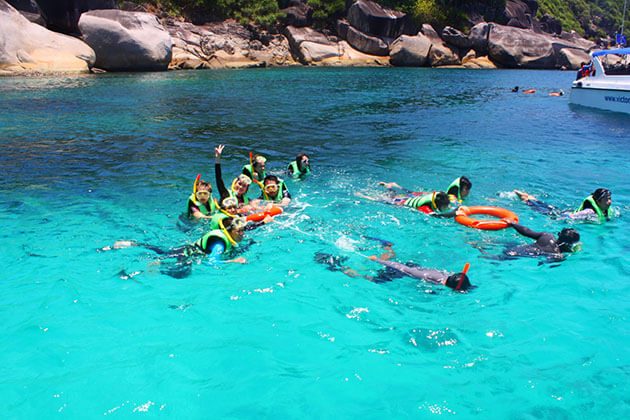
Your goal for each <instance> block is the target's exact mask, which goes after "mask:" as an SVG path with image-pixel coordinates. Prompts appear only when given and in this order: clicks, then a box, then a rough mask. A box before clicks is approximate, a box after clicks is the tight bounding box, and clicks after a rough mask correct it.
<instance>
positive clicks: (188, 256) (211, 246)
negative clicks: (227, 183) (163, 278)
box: [100, 217, 247, 279]
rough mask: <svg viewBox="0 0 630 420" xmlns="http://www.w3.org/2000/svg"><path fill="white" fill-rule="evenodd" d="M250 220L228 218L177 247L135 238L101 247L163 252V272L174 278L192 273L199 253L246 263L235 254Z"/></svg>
mask: <svg viewBox="0 0 630 420" xmlns="http://www.w3.org/2000/svg"><path fill="white" fill-rule="evenodd" d="M246 224H247V222H246V221H245V219H243V218H241V217H234V218H230V217H228V218H225V219H224V220H221V221H220V222H219V229H215V230H211V231H210V232H207V233H206V234H205V235H203V236H202V237H201V238H199V240H197V241H195V242H194V243H192V244H188V245H184V246H179V247H176V248H169V249H164V248H162V247H159V246H155V245H151V244H148V243H143V242H135V241H116V242H115V243H114V245H112V246H106V247H103V248H101V249H100V251H111V250H114V249H124V248H130V247H142V248H145V249H148V250H149V251H153V252H155V253H156V254H157V255H159V258H158V263H159V264H160V272H162V273H163V274H166V275H169V276H171V277H174V278H178V279H180V278H184V277H187V276H188V275H189V274H190V273H191V268H192V264H193V261H194V260H195V258H197V257H205V259H206V260H207V261H208V262H210V263H211V264H218V263H219V262H223V263H238V264H245V263H246V262H247V261H246V260H245V258H243V257H235V256H236V254H237V253H238V252H239V251H242V250H243V248H244V247H240V246H239V243H240V242H241V241H242V240H243V235H244V231H245V226H246Z"/></svg>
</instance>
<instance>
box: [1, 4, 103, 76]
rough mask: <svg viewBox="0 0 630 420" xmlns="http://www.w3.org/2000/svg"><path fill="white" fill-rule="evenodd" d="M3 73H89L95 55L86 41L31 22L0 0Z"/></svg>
mask: <svg viewBox="0 0 630 420" xmlns="http://www.w3.org/2000/svg"><path fill="white" fill-rule="evenodd" d="M0 22H1V23H2V24H1V25H0V39H1V40H2V42H0V71H2V72H3V73H9V74H10V73H24V72H44V73H46V72H88V71H89V69H90V68H91V67H92V65H93V64H94V61H95V55H94V51H93V50H92V49H91V48H90V47H89V46H88V45H86V44H85V43H84V42H83V41H81V40H78V39H76V38H72V37H70V36H67V35H62V34H57V33H55V32H52V31H49V30H48V29H46V28H44V27H42V26H40V25H37V24H35V23H32V22H29V21H28V20H27V19H26V18H25V17H24V16H22V15H21V14H20V13H19V12H18V11H17V10H15V9H14V8H13V7H12V6H10V5H9V4H8V3H7V2H6V1H4V0H0Z"/></svg>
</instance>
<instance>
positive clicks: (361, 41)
mask: <svg viewBox="0 0 630 420" xmlns="http://www.w3.org/2000/svg"><path fill="white" fill-rule="evenodd" d="M346 40H347V41H348V44H350V45H351V46H352V47H353V48H355V49H357V50H359V51H361V52H364V53H366V54H371V55H380V56H386V55H389V47H388V45H387V43H386V42H385V41H384V40H383V39H381V38H379V37H375V36H370V35H367V34H364V33H363V32H361V31H359V30H358V29H356V28H354V27H353V26H349V27H348V29H347V32H346Z"/></svg>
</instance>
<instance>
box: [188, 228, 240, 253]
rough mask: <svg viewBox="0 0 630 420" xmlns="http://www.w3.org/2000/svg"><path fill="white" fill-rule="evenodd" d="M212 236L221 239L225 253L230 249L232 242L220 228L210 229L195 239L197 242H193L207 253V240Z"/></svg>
mask: <svg viewBox="0 0 630 420" xmlns="http://www.w3.org/2000/svg"><path fill="white" fill-rule="evenodd" d="M212 238H219V239H221V240H222V241H223V243H224V244H225V252H226V253H227V252H229V251H231V250H232V244H231V243H230V240H229V239H228V238H227V236H225V233H223V232H222V231H221V230H220V229H215V230H211V231H210V232H208V233H206V234H205V235H203V236H202V237H201V238H200V239H199V240H197V242H195V245H196V246H197V247H198V248H200V249H201V250H202V251H203V252H204V253H206V254H209V250H208V249H207V247H208V241H209V240H210V239H212Z"/></svg>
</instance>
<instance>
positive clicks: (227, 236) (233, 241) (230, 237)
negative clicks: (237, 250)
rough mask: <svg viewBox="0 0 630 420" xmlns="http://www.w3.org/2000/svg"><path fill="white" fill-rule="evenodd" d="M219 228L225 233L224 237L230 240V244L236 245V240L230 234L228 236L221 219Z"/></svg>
mask: <svg viewBox="0 0 630 420" xmlns="http://www.w3.org/2000/svg"><path fill="white" fill-rule="evenodd" d="M219 229H221V232H223V234H224V235H225V238H226V239H227V240H228V241H230V244H232V246H238V244H237V243H236V241H235V240H234V239H232V236H230V234H229V232H228V231H227V229H226V228H225V226H224V225H223V220H219Z"/></svg>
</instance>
